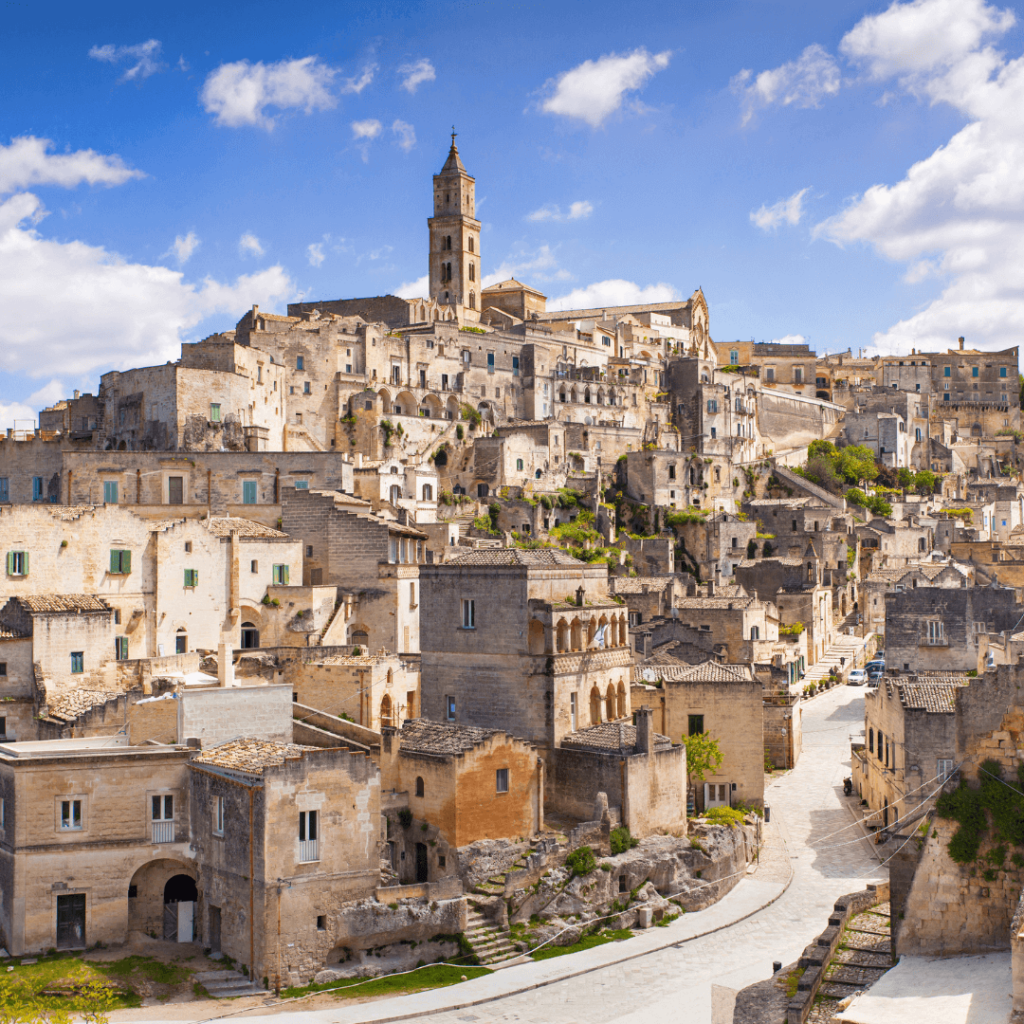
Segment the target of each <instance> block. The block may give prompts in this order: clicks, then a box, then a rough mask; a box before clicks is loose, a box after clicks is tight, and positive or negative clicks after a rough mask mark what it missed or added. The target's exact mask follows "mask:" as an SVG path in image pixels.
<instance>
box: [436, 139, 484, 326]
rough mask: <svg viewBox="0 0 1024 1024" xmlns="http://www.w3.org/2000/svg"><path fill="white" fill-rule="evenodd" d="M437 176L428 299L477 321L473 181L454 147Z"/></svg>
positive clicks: (477, 262) (477, 245) (477, 257)
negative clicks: (460, 308)
mask: <svg viewBox="0 0 1024 1024" xmlns="http://www.w3.org/2000/svg"><path fill="white" fill-rule="evenodd" d="M455 135H456V132H455V129H454V128H452V147H451V149H450V150H449V151H448V159H447V160H446V161H445V164H444V167H442V168H441V173H440V174H435V175H434V216H433V217H431V218H430V219H429V220H428V221H427V226H428V227H429V229H430V297H431V298H432V299H436V300H437V301H438V302H440V303H441V304H442V305H452V304H453V305H460V306H463V307H464V309H465V315H466V317H467V318H468V319H471V320H477V319H479V312H478V311H479V309H480V221H478V220H476V218H475V213H476V179H475V178H472V177H470V176H469V174H467V173H466V168H465V167H463V166H462V161H461V160H460V159H459V148H458V146H456V145H455Z"/></svg>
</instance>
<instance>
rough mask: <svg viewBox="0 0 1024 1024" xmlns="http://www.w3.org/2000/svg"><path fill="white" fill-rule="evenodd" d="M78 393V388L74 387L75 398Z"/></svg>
mask: <svg viewBox="0 0 1024 1024" xmlns="http://www.w3.org/2000/svg"><path fill="white" fill-rule="evenodd" d="M78 395H79V391H78V388H75V391H74V396H75V398H77V397H78Z"/></svg>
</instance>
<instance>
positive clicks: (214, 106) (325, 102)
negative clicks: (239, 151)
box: [200, 57, 338, 131]
mask: <svg viewBox="0 0 1024 1024" xmlns="http://www.w3.org/2000/svg"><path fill="white" fill-rule="evenodd" d="M337 73H338V72H337V69H336V68H332V67H328V66H327V65H326V64H321V63H320V59H319V58H318V57H303V58H302V59H301V60H282V61H278V62H277V63H274V64H264V63H263V62H262V61H257V62H256V63H255V64H250V63H249V61H247V60H240V61H235V62H234V63H233V64H221V65H220V67H218V68H216V69H214V70H213V71H211V72H210V74H209V75H207V77H206V82H205V83H204V84H203V91H202V93H201V94H200V99H201V100H202V103H203V108H204V109H205V110H206V111H207V113H210V114H214V115H215V123H216V124H219V125H222V126H225V127H228V128H237V127H239V126H241V125H246V124H252V125H257V126H258V127H260V128H265V129H266V130H267V131H270V130H271V129H272V128H273V127H274V124H275V123H276V120H275V118H273V117H270V116H268V115H267V114H266V112H265V111H266V108H267V107H276V108H277V109H278V110H289V109H292V108H295V109H300V110H304V111H305V112H306V113H307V114H311V113H312V112H313V111H314V110H329V109H330V108H332V107H334V106H335V105H336V104H337V102H338V101H337V100H336V99H335V97H334V96H333V95H332V94H331V92H330V88H329V87H330V84H331V81H332V80H333V78H334V76H335V75H336V74H337Z"/></svg>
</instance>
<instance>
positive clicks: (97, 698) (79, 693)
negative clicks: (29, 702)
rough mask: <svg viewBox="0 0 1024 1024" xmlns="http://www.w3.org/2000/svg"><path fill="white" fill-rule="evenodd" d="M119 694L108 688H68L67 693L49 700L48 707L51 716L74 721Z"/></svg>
mask: <svg viewBox="0 0 1024 1024" xmlns="http://www.w3.org/2000/svg"><path fill="white" fill-rule="evenodd" d="M117 696H118V694H116V693H112V692H110V691H108V690H68V691H67V693H63V694H61V695H60V696H59V697H55V698H53V699H52V700H48V701H47V704H46V709H47V713H48V717H50V718H57V719H60V720H61V721H64V722H73V721H74V720H75V719H76V718H78V717H79V716H80V715H84V714H85V712H86V711H88V710H89V709H90V708H94V707H96V706H97V705H99V704H106V703H107V701H108V700H113V699H114V698H115V697H117Z"/></svg>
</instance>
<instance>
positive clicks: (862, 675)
mask: <svg viewBox="0 0 1024 1024" xmlns="http://www.w3.org/2000/svg"><path fill="white" fill-rule="evenodd" d="M846 681H847V683H849V684H850V686H863V685H864V684H865V683H866V682H867V681H868V674H867V672H865V671H864V669H862V668H853V669H850V674H849V675H848V676H847V677H846Z"/></svg>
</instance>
